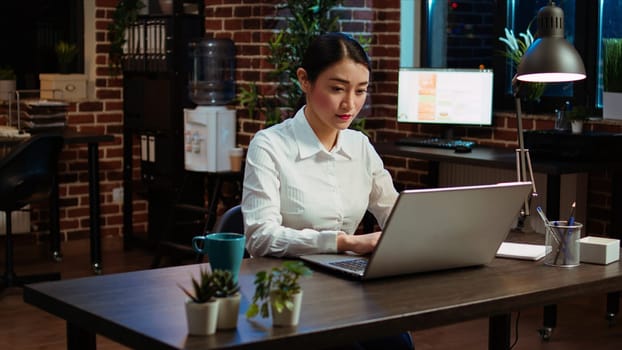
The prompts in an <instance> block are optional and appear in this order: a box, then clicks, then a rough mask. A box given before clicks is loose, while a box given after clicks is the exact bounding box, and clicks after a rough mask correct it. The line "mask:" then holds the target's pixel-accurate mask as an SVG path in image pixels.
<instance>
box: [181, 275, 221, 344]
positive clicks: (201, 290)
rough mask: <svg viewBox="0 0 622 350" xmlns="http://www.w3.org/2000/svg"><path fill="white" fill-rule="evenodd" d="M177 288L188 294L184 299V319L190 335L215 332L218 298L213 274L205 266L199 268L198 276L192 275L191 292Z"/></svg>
mask: <svg viewBox="0 0 622 350" xmlns="http://www.w3.org/2000/svg"><path fill="white" fill-rule="evenodd" d="M179 288H181V290H182V291H183V292H184V293H185V294H186V295H187V296H188V299H187V300H186V304H185V306H186V320H187V322H188V333H189V334H191V335H209V334H214V333H215V332H216V325H217V322H218V299H216V284H215V283H214V278H213V275H212V274H211V273H210V272H209V270H208V269H207V268H200V270H199V277H198V279H195V278H194V277H192V288H193V292H194V293H191V292H189V291H188V290H187V289H185V288H184V287H183V286H181V285H179Z"/></svg>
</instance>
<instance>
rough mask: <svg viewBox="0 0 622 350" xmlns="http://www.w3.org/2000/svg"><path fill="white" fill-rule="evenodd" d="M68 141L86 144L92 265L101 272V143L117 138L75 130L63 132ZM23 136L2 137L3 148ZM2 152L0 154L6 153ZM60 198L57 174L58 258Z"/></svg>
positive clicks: (56, 248) (53, 208) (53, 231)
mask: <svg viewBox="0 0 622 350" xmlns="http://www.w3.org/2000/svg"><path fill="white" fill-rule="evenodd" d="M62 136H63V141H64V143H65V145H74V144H87V146H88V176H89V214H90V215H89V216H90V218H89V221H90V227H89V228H90V230H89V238H90V243H91V267H92V268H93V271H94V272H95V273H101V268H102V267H101V234H100V226H101V224H100V201H99V143H101V142H110V141H113V140H114V137H113V136H112V135H103V134H95V133H83V132H76V131H72V130H68V129H66V130H64V131H63V132H62ZM21 140H23V139H18V138H16V139H9V140H5V141H3V143H2V145H3V146H4V147H3V149H2V152H4V153H6V152H10V149H11V148H12V147H13V146H14V145H15V144H16V143H18V142H20V141H21ZM4 153H1V154H0V156H3V155H4ZM59 212H60V201H59V194H58V176H57V177H56V178H55V179H54V185H53V186H52V193H51V194H50V252H51V253H52V256H53V257H54V259H56V260H61V259H62V253H61V249H60V214H59Z"/></svg>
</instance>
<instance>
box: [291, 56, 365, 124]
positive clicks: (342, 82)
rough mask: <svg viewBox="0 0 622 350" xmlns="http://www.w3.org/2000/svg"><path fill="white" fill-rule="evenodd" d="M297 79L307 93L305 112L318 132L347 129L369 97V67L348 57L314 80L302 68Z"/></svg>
mask: <svg viewBox="0 0 622 350" xmlns="http://www.w3.org/2000/svg"><path fill="white" fill-rule="evenodd" d="M298 73H299V74H298V78H299V80H300V82H301V86H302V89H303V91H304V92H305V94H306V96H307V107H306V110H305V115H306V116H307V119H308V120H309V124H311V127H312V128H313V129H314V131H315V132H316V133H318V132H330V131H338V130H343V129H346V128H348V127H349V126H350V124H352V120H354V117H356V115H357V114H358V113H359V112H360V111H361V108H363V104H364V103H365V98H366V97H367V86H368V85H369V70H368V69H367V66H365V65H363V64H360V63H356V62H354V61H353V60H351V59H349V58H345V59H343V60H341V61H339V62H337V63H335V64H333V65H332V66H330V67H328V68H327V69H326V70H324V71H323V72H322V73H320V75H319V76H318V77H317V79H316V80H315V82H310V81H308V79H307V75H306V72H305V71H304V69H302V68H300V69H299V71H298Z"/></svg>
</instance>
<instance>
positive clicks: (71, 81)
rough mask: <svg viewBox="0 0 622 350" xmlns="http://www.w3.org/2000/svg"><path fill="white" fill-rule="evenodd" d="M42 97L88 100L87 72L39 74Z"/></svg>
mask: <svg viewBox="0 0 622 350" xmlns="http://www.w3.org/2000/svg"><path fill="white" fill-rule="evenodd" d="M39 80H40V82H41V88H40V89H41V98H42V99H47V100H63V101H81V100H86V74H39Z"/></svg>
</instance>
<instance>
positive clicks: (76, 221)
mask: <svg viewBox="0 0 622 350" xmlns="http://www.w3.org/2000/svg"><path fill="white" fill-rule="evenodd" d="M205 3H206V8H205V13H206V18H205V25H206V36H208V37H226V38H231V39H232V40H234V41H235V43H236V48H237V52H238V55H237V72H236V75H237V84H238V88H239V86H242V85H244V84H247V83H248V82H250V81H256V82H258V83H259V85H260V86H261V85H262V83H261V82H262V81H265V80H264V78H265V74H266V73H267V72H268V71H269V68H270V67H268V65H267V63H266V62H265V60H264V59H263V55H265V54H266V53H267V52H268V50H267V46H266V43H267V41H268V39H269V38H270V36H271V35H272V34H273V32H274V31H275V29H274V28H276V27H277V26H278V23H279V22H278V20H279V14H278V13H277V12H276V10H275V8H274V4H276V3H278V1H277V0H263V1H260V0H256V1H248V0H245V1H242V0H237V1H234V0H227V1H225V0H206V1H205ZM115 5H116V0H96V20H95V22H94V23H87V24H86V25H94V26H95V28H96V41H97V45H96V51H97V58H96V64H97V80H96V88H95V95H96V99H94V100H93V101H89V102H83V103H76V104H72V107H71V108H72V109H71V112H70V113H69V127H70V128H73V129H75V130H79V131H94V130H95V131H98V132H105V133H108V134H112V135H114V136H115V140H114V142H111V143H107V144H102V145H100V161H101V163H100V178H101V203H102V234H103V235H121V234H122V214H121V204H120V203H113V201H112V189H113V188H116V187H121V186H122V163H123V162H122V143H123V142H122V126H123V113H122V100H121V98H122V88H121V86H122V80H121V78H120V77H110V76H109V75H108V69H107V64H108V61H107V55H106V52H107V41H106V36H107V33H106V27H107V24H108V23H109V21H110V18H111V14H112V12H113V11H114V7H115ZM399 7H400V1H399V0H382V1H381V0H376V1H373V0H345V1H344V3H343V6H341V7H339V8H337V9H336V11H337V12H338V14H339V16H340V18H342V20H341V21H340V30H343V31H345V32H348V33H351V34H354V35H363V36H367V37H370V38H371V40H372V42H371V46H370V48H369V52H370V55H371V57H372V61H373V62H372V64H373V69H374V73H373V83H372V89H371V90H372V93H370V105H371V106H372V108H371V113H369V116H367V121H366V128H367V129H368V131H369V133H370V135H371V137H372V138H373V139H374V140H376V141H386V140H394V139H396V138H398V137H402V136H406V135H409V134H413V133H416V134H430V135H438V134H439V133H441V132H442V128H441V127H438V126H422V125H414V124H413V125H403V124H397V123H396V121H395V117H394V116H395V114H396V103H397V96H396V94H397V69H398V67H399V42H400V38H399V15H400V9H399ZM263 85H265V84H263ZM238 121H239V123H238V142H239V143H241V144H243V145H247V144H248V142H249V140H250V138H251V137H252V136H253V135H254V133H255V132H256V131H257V130H259V129H260V128H261V127H262V125H263V124H262V121H261V120H255V119H250V118H249V117H248V113H247V112H246V111H243V110H240V111H239V113H238ZM552 126H553V118H552V115H546V116H543V115H526V116H525V129H526V130H529V129H548V128H552ZM515 127H516V120H515V117H514V114H513V113H512V112H511V111H509V112H503V111H498V112H497V113H496V115H495V125H494V126H493V127H491V128H458V129H457V130H456V132H457V136H460V137H464V138H467V139H471V140H475V141H477V142H478V143H481V144H485V145H491V146H498V147H512V148H513V147H516V132H515V130H516V129H515ZM587 127H588V129H590V130H608V131H615V132H622V127H621V126H620V125H619V124H616V123H612V122H591V123H588V125H587ZM134 144H135V145H137V144H138V142H134ZM134 151H135V154H136V155H138V152H137V149H135V150H134ZM86 159H87V150H86V145H72V146H65V148H64V150H63V154H62V160H61V164H60V171H61V188H60V191H61V197H62V209H61V228H62V230H63V232H66V233H67V234H68V235H69V237H70V238H77V237H86V236H87V235H88V229H89V228H88V227H89V226H88V224H89V216H88V177H87V175H88V173H87V164H86ZM134 162H135V164H134V169H136V174H135V177H134V178H135V179H139V174H138V171H139V170H138V169H139V166H138V158H137V156H136V157H135V159H134ZM385 164H386V166H387V167H388V168H389V170H390V171H391V173H392V174H393V176H394V178H395V180H396V182H397V183H398V184H399V185H401V186H404V187H409V188H414V187H419V186H421V184H422V183H424V182H425V180H426V179H425V177H426V176H427V174H426V169H427V166H426V163H425V162H422V161H419V160H415V159H407V158H401V157H388V158H386V159H385ZM610 188H611V176H610V174H608V173H605V172H604V171H602V172H593V173H591V174H590V177H589V194H588V196H589V197H588V202H589V208H588V217H589V218H590V220H589V221H588V230H589V232H591V233H592V232H593V233H599V232H606V231H607V229H608V227H607V225H608V224H609V216H610V215H611V213H610V209H609V208H610V205H611V195H610ZM134 225H135V226H134V230H135V231H136V232H144V231H145V230H146V203H145V202H144V201H135V202H134Z"/></svg>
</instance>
